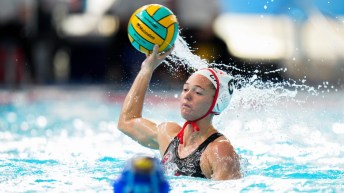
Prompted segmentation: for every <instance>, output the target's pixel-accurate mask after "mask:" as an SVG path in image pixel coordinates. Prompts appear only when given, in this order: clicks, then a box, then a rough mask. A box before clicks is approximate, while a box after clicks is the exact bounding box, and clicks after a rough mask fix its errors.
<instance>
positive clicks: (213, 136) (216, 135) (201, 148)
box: [197, 132, 223, 151]
mask: <svg viewBox="0 0 344 193" xmlns="http://www.w3.org/2000/svg"><path fill="white" fill-rule="evenodd" d="M221 136H223V134H221V133H218V132H216V133H213V134H212V135H210V136H209V137H208V138H207V139H206V140H205V141H203V143H201V145H199V146H198V148H197V151H203V150H204V149H205V148H206V147H207V146H208V145H209V143H211V142H213V141H215V139H217V138H219V137H221Z"/></svg>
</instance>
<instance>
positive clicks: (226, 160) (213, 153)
mask: <svg viewBox="0 0 344 193" xmlns="http://www.w3.org/2000/svg"><path fill="white" fill-rule="evenodd" d="M208 147H209V148H207V150H208V151H207V159H208V162H209V163H210V167H211V170H212V172H213V175H212V178H214V179H217V180H223V179H234V178H239V177H240V162H239V157H238V155H237V154H236V152H235V150H234V148H233V146H232V144H231V143H230V141H229V140H228V139H227V138H226V137H224V136H222V137H219V138H218V139H216V140H215V141H214V142H212V143H210V144H209V146H208Z"/></svg>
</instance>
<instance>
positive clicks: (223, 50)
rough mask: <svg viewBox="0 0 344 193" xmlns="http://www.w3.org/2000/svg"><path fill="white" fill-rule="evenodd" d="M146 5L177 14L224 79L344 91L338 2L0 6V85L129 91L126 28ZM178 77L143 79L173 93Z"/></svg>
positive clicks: (22, 2)
mask: <svg viewBox="0 0 344 193" xmlns="http://www.w3.org/2000/svg"><path fill="white" fill-rule="evenodd" d="M210 2H211V3H210ZM150 3H158V4H162V5H165V6H167V7H169V8H170V9H171V10H172V11H173V12H174V13H175V14H176V15H177V18H178V20H179V23H180V28H181V34H180V35H181V36H182V37H183V38H184V39H185V40H186V41H187V42H188V43H189V46H190V48H191V49H192V50H193V52H194V53H195V54H197V55H199V56H200V57H201V58H203V59H206V60H207V61H208V62H210V63H213V62H214V63H217V64H224V65H228V66H231V67H232V68H231V69H232V70H231V72H232V73H233V74H242V75H243V76H252V75H253V74H257V75H258V76H259V77H261V78H262V79H263V80H273V81H282V80H288V79H295V80H299V79H303V80H307V83H308V84H312V85H318V84H322V83H323V82H330V83H331V84H333V85H335V86H336V87H338V88H343V87H344V86H343V85H344V83H343V81H344V2H343V1H342V0H302V1H298V0H266V1H261V0H246V1H239V0H211V1H209V0H160V1H152V0H1V1H0V87H5V88H8V87H10V88H20V87H23V86H28V85H29V86H30V85H56V84H58V85H60V84H62V85H66V84H68V85H70V84H78V85H79V84H113V85H127V84H130V83H131V82H132V80H133V78H134V76H135V75H136V73H137V71H138V70H139V68H140V64H141V62H142V61H143V59H144V58H145V56H144V54H141V53H139V52H138V51H136V50H135V49H134V47H133V46H132V45H131V44H130V42H129V40H128V36H127V24H128V21H129V17H130V16H131V14H132V13H133V12H134V11H135V10H136V9H138V8H139V7H141V6H143V5H146V4H150ZM178 72H179V73H180V75H179V76H178V77H175V76H173V77H171V76H170V75H168V69H166V68H159V69H158V70H157V72H156V75H155V76H154V80H153V81H159V82H160V83H161V82H163V83H164V84H168V85H170V86H171V87H173V85H174V84H178V83H179V82H181V81H184V79H185V77H187V72H186V71H185V70H183V69H180V70H179V71H178Z"/></svg>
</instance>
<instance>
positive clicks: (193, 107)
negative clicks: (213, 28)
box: [118, 46, 241, 180]
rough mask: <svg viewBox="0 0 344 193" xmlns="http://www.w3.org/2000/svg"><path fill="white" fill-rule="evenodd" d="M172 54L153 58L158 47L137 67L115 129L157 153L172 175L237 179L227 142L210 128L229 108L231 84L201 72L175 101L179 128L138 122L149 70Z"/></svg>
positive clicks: (215, 73) (227, 78)
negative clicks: (220, 114) (178, 116)
mask: <svg viewBox="0 0 344 193" xmlns="http://www.w3.org/2000/svg"><path fill="white" fill-rule="evenodd" d="M171 52H172V49H171V50H169V51H167V52H166V53H163V54H158V46H154V49H153V53H152V54H150V55H148V56H147V58H146V59H145V61H143V63H142V66H141V70H140V71H139V73H138V75H137V76H136V78H135V81H134V83H133V85H132V87H131V88H130V90H129V92H128V94H127V96H126V98H125V100H124V103H123V107H122V111H121V113H120V117H119V121H118V128H119V129H120V130H121V131H122V132H123V133H125V134H126V135H128V136H130V137H131V138H132V139H134V140H136V141H137V142H138V143H140V144H141V145H143V146H146V147H149V148H152V149H159V150H160V154H161V155H162V157H163V158H162V163H163V164H164V165H165V166H166V167H169V169H171V167H173V169H174V171H175V175H188V176H195V177H203V178H209V179H214V180H227V179H237V178H240V177H241V174H240V164H239V159H238V156H237V154H236V152H235V150H234V148H233V146H232V145H231V144H230V142H229V140H228V139H227V138H226V137H225V136H223V135H222V134H220V133H218V132H217V130H216V129H215V128H214V126H213V125H212V119H213V116H214V114H219V113H221V111H223V110H224V109H225V108H226V107H227V106H228V103H229V100H230V98H231V94H232V92H233V78H232V77H231V76H229V75H227V74H226V73H224V72H222V71H219V70H215V69H210V68H207V69H202V70H199V71H197V72H195V73H194V74H192V75H191V76H190V77H189V79H188V80H187V81H186V83H185V84H184V87H183V91H182V93H181V96H180V112H181V115H182V117H183V118H184V119H185V120H187V121H186V122H185V123H184V125H183V127H181V126H180V125H178V124H177V123H174V122H165V123H161V124H159V125H158V124H156V123H154V122H152V121H150V120H147V119H145V118H143V117H142V108H143V101H144V97H145V94H146V92H147V88H148V85H149V82H150V80H151V77H152V74H153V72H154V70H155V69H156V68H157V67H158V66H159V65H160V63H161V62H162V61H163V60H164V59H165V58H166V56H167V55H169V54H170V53H171Z"/></svg>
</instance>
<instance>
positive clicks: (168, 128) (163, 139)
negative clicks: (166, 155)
mask: <svg viewBox="0 0 344 193" xmlns="http://www.w3.org/2000/svg"><path fill="white" fill-rule="evenodd" d="M180 129H181V126H180V125H178V124H177V123H175V122H164V123H161V124H159V125H158V143H159V149H160V152H161V153H163V152H165V150H166V148H167V146H168V145H169V144H170V143H171V141H172V140H173V138H174V137H175V136H176V135H177V134H178V132H179V131H180Z"/></svg>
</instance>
